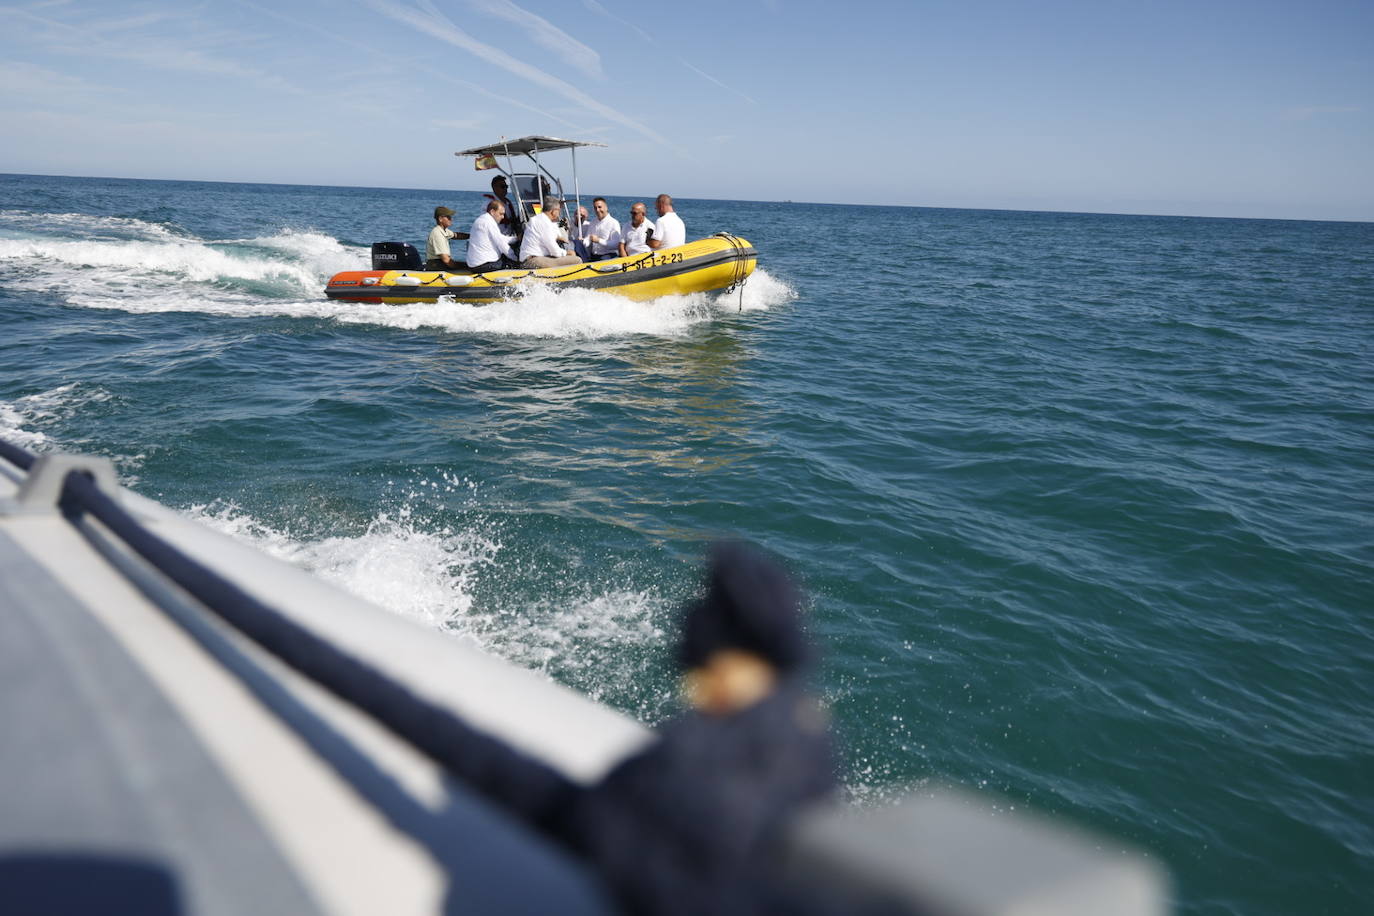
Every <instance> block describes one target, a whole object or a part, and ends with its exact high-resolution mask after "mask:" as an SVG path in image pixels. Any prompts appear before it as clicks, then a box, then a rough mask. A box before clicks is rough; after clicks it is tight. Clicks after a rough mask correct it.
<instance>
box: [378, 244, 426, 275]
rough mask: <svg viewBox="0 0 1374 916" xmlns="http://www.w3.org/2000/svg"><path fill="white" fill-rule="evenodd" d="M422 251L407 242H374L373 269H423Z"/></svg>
mask: <svg viewBox="0 0 1374 916" xmlns="http://www.w3.org/2000/svg"><path fill="white" fill-rule="evenodd" d="M424 266H425V264H424V262H423V261H421V260H420V252H418V251H416V250H415V246H414V245H411V244H409V243H407V242H373V243H372V269H373V270H423V269H424Z"/></svg>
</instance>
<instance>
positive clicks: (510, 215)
mask: <svg viewBox="0 0 1374 916" xmlns="http://www.w3.org/2000/svg"><path fill="white" fill-rule="evenodd" d="M508 190H509V186H508V185H507V184H506V176H505V175H497V176H496V177H495V178H493V179H492V180H491V193H490V194H483V195H482V196H483V197H485V198H486V199H487V203H491V202H492V201H493V200H499V201H500V202H501V206H502V208H503V209H504V210H505V211H506V215H505V217H504V218H503V219H502V220H501V231H502V232H504V233H505V234H506V235H513V234H515V228H516V223H515V219H516V218H515V204H513V203H511V202H510V198H509V197H507V196H506V194H507V192H508ZM486 212H488V211H487V209H486V206H485V205H483V207H482V213H486ZM482 213H478V214H477V218H478V219H481V217H482Z"/></svg>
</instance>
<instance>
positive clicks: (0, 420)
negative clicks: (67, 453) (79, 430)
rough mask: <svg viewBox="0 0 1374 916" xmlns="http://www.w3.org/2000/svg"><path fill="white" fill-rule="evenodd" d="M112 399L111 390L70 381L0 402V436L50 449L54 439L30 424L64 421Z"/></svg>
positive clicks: (19, 444)
mask: <svg viewBox="0 0 1374 916" xmlns="http://www.w3.org/2000/svg"><path fill="white" fill-rule="evenodd" d="M109 399H110V394H109V392H108V391H105V390H104V389H102V388H94V387H90V386H85V385H77V384H70V385H59V386H58V387H56V388H51V389H49V390H47V391H42V392H39V393H38V394H30V395H25V396H24V397H20V398H15V399H14V400H13V401H0V438H4V439H5V440H6V441H7V442H10V443H11V444H13V445H17V446H19V447H20V448H25V449H29V450H34V449H37V450H39V451H50V450H51V449H52V447H53V440H52V439H51V438H49V436H48V434H47V433H45V432H43V431H42V430H41V429H33V428H31V427H35V426H37V427H42V426H45V425H49V424H51V423H54V422H58V421H61V420H63V419H66V418H68V417H71V416H73V415H75V414H76V413H77V411H79V410H81V409H82V408H83V407H85V406H86V405H88V404H96V403H99V402H101V401H108V400H109Z"/></svg>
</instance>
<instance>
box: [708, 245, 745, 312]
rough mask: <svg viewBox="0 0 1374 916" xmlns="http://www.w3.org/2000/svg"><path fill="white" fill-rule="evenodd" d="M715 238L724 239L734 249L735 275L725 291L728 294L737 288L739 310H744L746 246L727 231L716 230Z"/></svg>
mask: <svg viewBox="0 0 1374 916" xmlns="http://www.w3.org/2000/svg"><path fill="white" fill-rule="evenodd" d="M716 238H718V239H725V240H726V241H727V242H729V243H730V247H731V248H733V249H735V277H734V279H733V280H731V281H730V285H729V286H727V287H725V293H726V294H729V293H731V292H734V291H735V290H736V289H738V290H739V310H740V311H741V312H742V311H744V284H745V283H746V282H748V280H749V270H748V263H749V261H748V255H747V254H746V252H747V251H748V249H747V248H745V247H744V240H743V239H741V238H739V237H738V236H736V235H732V234H731V233H729V232H717V233H716Z"/></svg>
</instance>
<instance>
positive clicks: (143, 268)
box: [0, 210, 795, 339]
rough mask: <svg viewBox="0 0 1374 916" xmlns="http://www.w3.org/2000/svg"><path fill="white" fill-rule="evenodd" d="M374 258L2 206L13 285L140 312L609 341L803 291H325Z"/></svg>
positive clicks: (280, 238)
mask: <svg viewBox="0 0 1374 916" xmlns="http://www.w3.org/2000/svg"><path fill="white" fill-rule="evenodd" d="M19 231H22V233H23V234H21V235H19V236H17V237H16V235H15V233H16V232H19ZM74 236H80V237H79V238H78V237H74ZM368 261H369V257H368V251H367V249H365V248H362V247H358V246H349V245H344V244H343V243H341V242H340V241H339V240H337V239H335V238H333V237H331V236H328V235H325V234H323V233H319V232H312V231H304V230H296V229H284V230H282V231H280V232H277V233H274V234H271V235H267V236H263V237H259V238H250V239H224V240H217V241H206V240H203V239H196V238H190V237H187V236H185V235H183V234H180V233H179V232H177V231H174V230H173V229H169V228H167V227H165V226H161V225H158V224H156V223H150V222H146V221H143V220H139V219H133V218H125V217H87V216H83V215H81V214H75V213H56V214H54V213H49V214H31V213H24V212H22V211H17V210H0V265H3V268H4V269H5V271H6V279H5V282H6V285H7V286H8V287H11V288H13V289H17V290H22V291H25V292H28V293H30V294H33V295H34V296H36V297H39V298H48V299H52V300H53V301H54V302H61V303H63V304H66V305H69V306H76V307H82V308H96V309H112V310H119V311H124V312H129V313H133V314H152V313H160V312H200V313H204V314H209V315H216V316H221V317H253V318H261V317H264V316H278V317H285V318H316V319H321V320H332V321H338V322H341V323H345V324H354V325H375V326H378V327H389V328H399V329H403V330H415V329H419V328H433V329H436V330H440V331H446V332H452V333H458V334H485V335H499V336H515V337H536V338H538V337H546V338H597V339H599V338H607V337H620V336H631V335H641V334H647V335H654V336H668V337H672V336H679V335H682V334H684V333H687V332H688V331H689V329H691V328H692V327H693V326H695V325H698V324H701V323H702V322H706V321H711V320H714V319H715V318H717V317H718V316H720V315H722V314H726V313H730V312H737V311H765V310H767V309H769V308H772V307H774V306H776V305H779V304H781V303H784V302H787V301H788V300H790V299H792V298H794V297H795V294H794V292H793V291H792V289H791V288H790V287H788V286H787V284H786V283H784V282H782V281H780V280H778V279H776V278H774V277H772V276H770V275H769V274H768V272H767V271H765V270H758V271H755V273H754V275H753V276H752V277H750V278H749V281H748V283H747V284H745V286H744V287H743V288H742V290H739V291H735V292H731V293H710V294H707V293H697V294H692V295H688V296H665V297H663V298H661V299H657V300H654V301H651V302H632V301H630V300H628V299H625V298H622V297H620V296H616V295H613V294H610V293H600V292H593V291H590V290H575V289H574V290H555V289H551V288H548V287H538V288H531V289H529V290H527V291H524V292H523V294H521V295H518V296H517V297H515V298H513V299H511V300H510V301H507V302H501V303H496V304H493V305H485V306H475V305H467V304H464V303H460V302H456V301H453V300H451V299H441V300H440V301H439V302H438V303H433V304H413V305H369V304H366V303H346V302H334V301H332V300H329V299H327V298H325V296H324V286H325V283H326V282H327V280H328V278H329V277H330V276H332V275H333V274H334V273H337V272H339V271H343V270H359V269H366V268H367V267H368Z"/></svg>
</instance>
